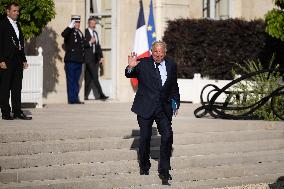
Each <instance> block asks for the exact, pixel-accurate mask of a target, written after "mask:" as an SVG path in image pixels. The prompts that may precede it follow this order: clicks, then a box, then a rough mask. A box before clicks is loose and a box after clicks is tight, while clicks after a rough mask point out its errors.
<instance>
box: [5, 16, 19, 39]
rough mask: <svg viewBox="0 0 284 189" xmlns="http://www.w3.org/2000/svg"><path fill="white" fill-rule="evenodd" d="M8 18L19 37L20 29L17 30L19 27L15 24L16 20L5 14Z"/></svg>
mask: <svg viewBox="0 0 284 189" xmlns="http://www.w3.org/2000/svg"><path fill="white" fill-rule="evenodd" d="M7 18H8V20H9V21H10V23H11V25H12V26H13V28H14V31H15V33H16V35H17V37H18V39H20V31H19V28H18V26H17V21H14V20H13V19H12V18H10V17H9V16H7Z"/></svg>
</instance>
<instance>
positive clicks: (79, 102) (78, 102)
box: [68, 101, 85, 104]
mask: <svg viewBox="0 0 284 189" xmlns="http://www.w3.org/2000/svg"><path fill="white" fill-rule="evenodd" d="M68 104H85V103H84V102H81V101H77V102H68Z"/></svg>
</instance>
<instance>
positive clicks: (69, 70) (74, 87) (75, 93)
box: [61, 15, 85, 104]
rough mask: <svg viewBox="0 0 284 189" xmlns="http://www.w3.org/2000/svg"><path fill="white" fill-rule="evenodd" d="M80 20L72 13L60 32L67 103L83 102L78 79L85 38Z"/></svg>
mask: <svg viewBox="0 0 284 189" xmlns="http://www.w3.org/2000/svg"><path fill="white" fill-rule="evenodd" d="M80 21H81V17H80V16H79V15H73V16H72V17H71V23H70V25H69V26H68V27H67V28H66V29H65V30H64V31H63V32H62V33H61V35H62V37H64V47H65V57H64V62H65V72H66V80H67V95H68V104H83V102H81V101H80V100H79V90H80V86H79V80H80V76H81V72H82V64H83V63H84V50H85V38H84V35H83V33H82V32H81V30H80Z"/></svg>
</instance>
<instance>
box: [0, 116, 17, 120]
mask: <svg viewBox="0 0 284 189" xmlns="http://www.w3.org/2000/svg"><path fill="white" fill-rule="evenodd" d="M2 119H3V120H13V119H14V118H13V117H12V116H10V115H2Z"/></svg>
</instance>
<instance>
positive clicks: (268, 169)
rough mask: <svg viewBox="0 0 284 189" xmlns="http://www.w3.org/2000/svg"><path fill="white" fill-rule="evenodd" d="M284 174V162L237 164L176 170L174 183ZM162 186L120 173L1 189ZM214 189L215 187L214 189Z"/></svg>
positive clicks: (152, 178) (153, 175) (149, 178)
mask: <svg viewBox="0 0 284 189" xmlns="http://www.w3.org/2000/svg"><path fill="white" fill-rule="evenodd" d="M283 171H284V162H271V163H266V164H265V163H263V164H256V165H241V164H235V165H230V166H219V167H206V168H192V169H183V170H173V171H171V174H172V176H173V179H174V181H173V182H185V181H188V182H189V181H190V182H199V181H200V180H210V179H215V180H217V179H224V178H225V179H226V178H227V179H228V178H236V177H238V178H243V177H247V178H248V177H256V176H258V177H259V176H265V175H267V174H269V175H274V178H271V177H270V179H271V180H272V179H274V180H275V179H277V177H276V178H275V176H278V175H280V174H281V173H283ZM271 180H270V181H271ZM153 184H158V185H160V184H161V180H160V179H159V178H158V175H157V173H156V172H155V173H154V172H151V173H150V175H149V176H140V175H139V174H138V172H135V173H125V174H124V173H117V174H114V175H99V176H97V175H94V176H92V177H88V176H83V177H79V178H72V179H68V178H67V179H55V180H43V181H33V182H21V183H8V184H2V186H1V185H0V186H1V188H3V189H4V188H27V187H29V188H36V187H38V188H41V189H43V188H47V187H49V188H54V189H55V188H100V189H101V188H117V187H131V186H132V187H133V186H139V185H140V186H143V185H153ZM211 187H212V186H211Z"/></svg>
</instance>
